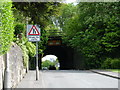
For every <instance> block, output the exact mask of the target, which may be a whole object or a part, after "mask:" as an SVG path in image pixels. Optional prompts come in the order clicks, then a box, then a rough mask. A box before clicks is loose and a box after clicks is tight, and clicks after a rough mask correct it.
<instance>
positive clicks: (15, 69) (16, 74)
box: [0, 43, 26, 89]
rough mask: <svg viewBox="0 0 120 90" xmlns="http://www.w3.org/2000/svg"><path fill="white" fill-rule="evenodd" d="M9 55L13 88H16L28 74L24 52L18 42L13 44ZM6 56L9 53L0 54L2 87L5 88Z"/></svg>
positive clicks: (0, 80)
mask: <svg viewBox="0 0 120 90" xmlns="http://www.w3.org/2000/svg"><path fill="white" fill-rule="evenodd" d="M8 55H9V68H10V82H11V88H15V87H16V85H17V84H18V83H19V82H20V81H21V80H22V78H23V77H24V76H25V74H26V69H25V68H24V66H23V53H22V50H21V48H20V47H19V46H18V45H17V44H15V43H12V46H11V48H10V50H9V51H8ZM6 56H7V55H2V56H0V89H3V86H4V85H3V84H4V80H5V79H4V78H5V70H6V68H5V67H6Z"/></svg>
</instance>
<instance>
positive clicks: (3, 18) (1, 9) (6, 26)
mask: <svg viewBox="0 0 120 90" xmlns="http://www.w3.org/2000/svg"><path fill="white" fill-rule="evenodd" d="M11 7H12V2H11V0H8V1H7V2H6V0H2V1H0V54H4V53H6V52H7V50H8V49H9V47H10V43H11V42H12V41H13V36H14V34H13V32H14V24H13V23H14V18H13V13H12V10H11Z"/></svg>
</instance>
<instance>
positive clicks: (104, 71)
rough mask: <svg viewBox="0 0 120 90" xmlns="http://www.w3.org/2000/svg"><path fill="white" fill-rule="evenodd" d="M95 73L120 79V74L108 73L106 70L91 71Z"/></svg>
mask: <svg viewBox="0 0 120 90" xmlns="http://www.w3.org/2000/svg"><path fill="white" fill-rule="evenodd" d="M91 71H92V72H94V73H98V74H101V75H105V76H109V77H112V78H116V79H120V72H119V73H117V72H111V71H106V70H91Z"/></svg>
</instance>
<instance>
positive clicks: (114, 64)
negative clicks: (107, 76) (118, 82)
mask: <svg viewBox="0 0 120 90" xmlns="http://www.w3.org/2000/svg"><path fill="white" fill-rule="evenodd" d="M111 68H113V69H120V59H113V60H111Z"/></svg>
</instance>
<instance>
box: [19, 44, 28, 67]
mask: <svg viewBox="0 0 120 90" xmlns="http://www.w3.org/2000/svg"><path fill="white" fill-rule="evenodd" d="M20 47H21V49H22V51H23V64H24V67H25V68H26V67H27V66H28V60H29V56H28V50H27V48H26V46H25V45H21V46H20Z"/></svg>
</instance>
